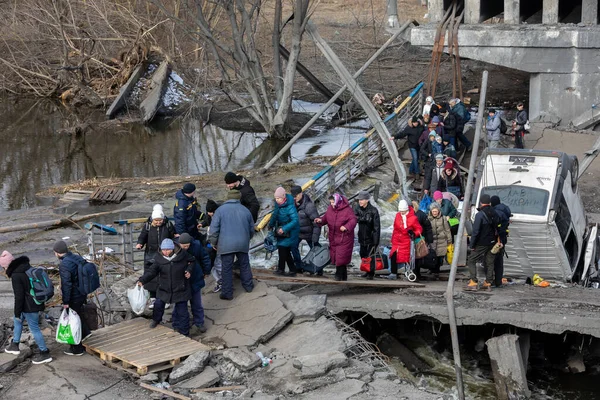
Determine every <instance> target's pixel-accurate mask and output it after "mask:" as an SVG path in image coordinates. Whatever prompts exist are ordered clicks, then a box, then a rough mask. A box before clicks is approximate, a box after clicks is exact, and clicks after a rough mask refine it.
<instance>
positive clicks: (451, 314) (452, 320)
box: [446, 71, 488, 400]
mask: <svg viewBox="0 0 600 400" xmlns="http://www.w3.org/2000/svg"><path fill="white" fill-rule="evenodd" d="M487 81H488V72H487V71H483V77H482V78H481V93H480V96H479V110H478V111H477V122H476V124H475V138H474V139H473V150H472V151H471V162H470V163H469V173H468V175H467V189H466V190H465V197H464V199H465V200H464V202H463V210H462V213H461V214H460V223H459V225H458V233H457V234H456V244H455V245H454V256H453V257H452V265H451V266H450V276H449V277H448V288H447V289H446V304H447V306H448V323H449V325H450V336H451V339H452V353H453V355H454V368H455V371H456V388H457V390H458V398H459V399H460V400H465V388H464V384H463V376H462V366H461V363H460V348H459V347H458V346H459V345H458V327H457V325H456V310H455V308H454V281H455V280H456V269H457V267H458V257H459V255H460V248H461V247H462V239H463V235H464V233H465V222H466V220H467V214H468V211H469V206H470V204H469V203H470V199H471V193H472V191H473V176H475V165H476V164H477V151H478V150H479V139H480V138H481V129H482V128H481V127H482V126H483V118H484V114H485V112H484V111H483V110H484V109H485V95H486V92H487Z"/></svg>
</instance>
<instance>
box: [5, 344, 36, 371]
mask: <svg viewBox="0 0 600 400" xmlns="http://www.w3.org/2000/svg"><path fill="white" fill-rule="evenodd" d="M19 350H20V351H21V352H20V353H19V355H15V354H8V353H5V352H4V349H2V353H0V372H8V371H11V370H12V369H14V368H15V367H16V366H17V365H19V364H21V363H22V362H23V361H25V360H26V359H27V358H29V357H31V355H32V354H33V352H32V351H31V349H30V348H29V346H27V345H25V344H23V343H21V344H19Z"/></svg>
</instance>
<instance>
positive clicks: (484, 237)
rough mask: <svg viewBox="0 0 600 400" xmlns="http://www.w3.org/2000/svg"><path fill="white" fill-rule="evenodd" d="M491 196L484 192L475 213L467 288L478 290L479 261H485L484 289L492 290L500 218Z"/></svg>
mask: <svg viewBox="0 0 600 400" xmlns="http://www.w3.org/2000/svg"><path fill="white" fill-rule="evenodd" d="M491 201H492V200H491V198H490V195H489V194H482V195H481V196H480V198H479V203H480V204H481V206H480V208H479V212H478V213H477V214H476V215H475V221H474V222H473V231H472V234H471V240H470V241H469V248H470V249H471V254H470V255H469V258H468V260H467V266H468V267H469V275H470V278H471V279H470V280H469V284H468V285H467V288H466V290H477V289H478V286H479V285H478V282H477V268H476V266H477V263H478V262H483V267H484V270H485V282H484V283H483V287H482V288H483V289H486V290H491V288H492V278H493V275H494V260H495V258H496V255H495V254H492V248H493V247H494V245H495V244H496V242H497V241H498V235H497V233H496V232H497V229H498V223H499V218H498V214H497V213H496V211H495V210H494V209H493V208H492V206H491Z"/></svg>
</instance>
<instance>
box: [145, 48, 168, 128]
mask: <svg viewBox="0 0 600 400" xmlns="http://www.w3.org/2000/svg"><path fill="white" fill-rule="evenodd" d="M170 75H171V65H170V64H169V62H168V61H166V60H165V61H163V62H161V63H160V65H159V66H158V68H157V69H156V71H154V74H152V80H151V81H150V90H149V91H148V94H147V95H146V98H145V99H144V100H143V101H142V103H141V104H140V111H141V112H142V121H143V122H144V124H147V123H148V122H150V121H152V119H153V118H154V116H155V115H156V113H157V112H158V109H159V108H160V106H161V105H162V97H163V94H164V93H165V90H166V89H167V82H168V81H169V76H170Z"/></svg>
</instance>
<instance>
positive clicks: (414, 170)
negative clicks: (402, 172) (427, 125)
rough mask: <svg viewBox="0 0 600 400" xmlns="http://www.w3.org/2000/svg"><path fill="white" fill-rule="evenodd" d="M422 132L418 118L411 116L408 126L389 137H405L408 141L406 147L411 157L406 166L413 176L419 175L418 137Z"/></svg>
mask: <svg viewBox="0 0 600 400" xmlns="http://www.w3.org/2000/svg"><path fill="white" fill-rule="evenodd" d="M422 132H423V128H422V127H421V126H420V124H419V119H418V118H417V117H412V118H411V120H410V121H409V122H408V126H407V127H406V128H404V130H403V131H402V132H400V133H397V134H395V135H394V136H392V138H391V139H403V138H406V140H407V141H408V148H409V150H410V155H411V157H412V162H411V163H410V167H409V168H408V172H409V173H410V174H414V175H415V178H417V177H418V176H419V173H420V171H419V150H420V146H419V137H420V136H421V133H422Z"/></svg>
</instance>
